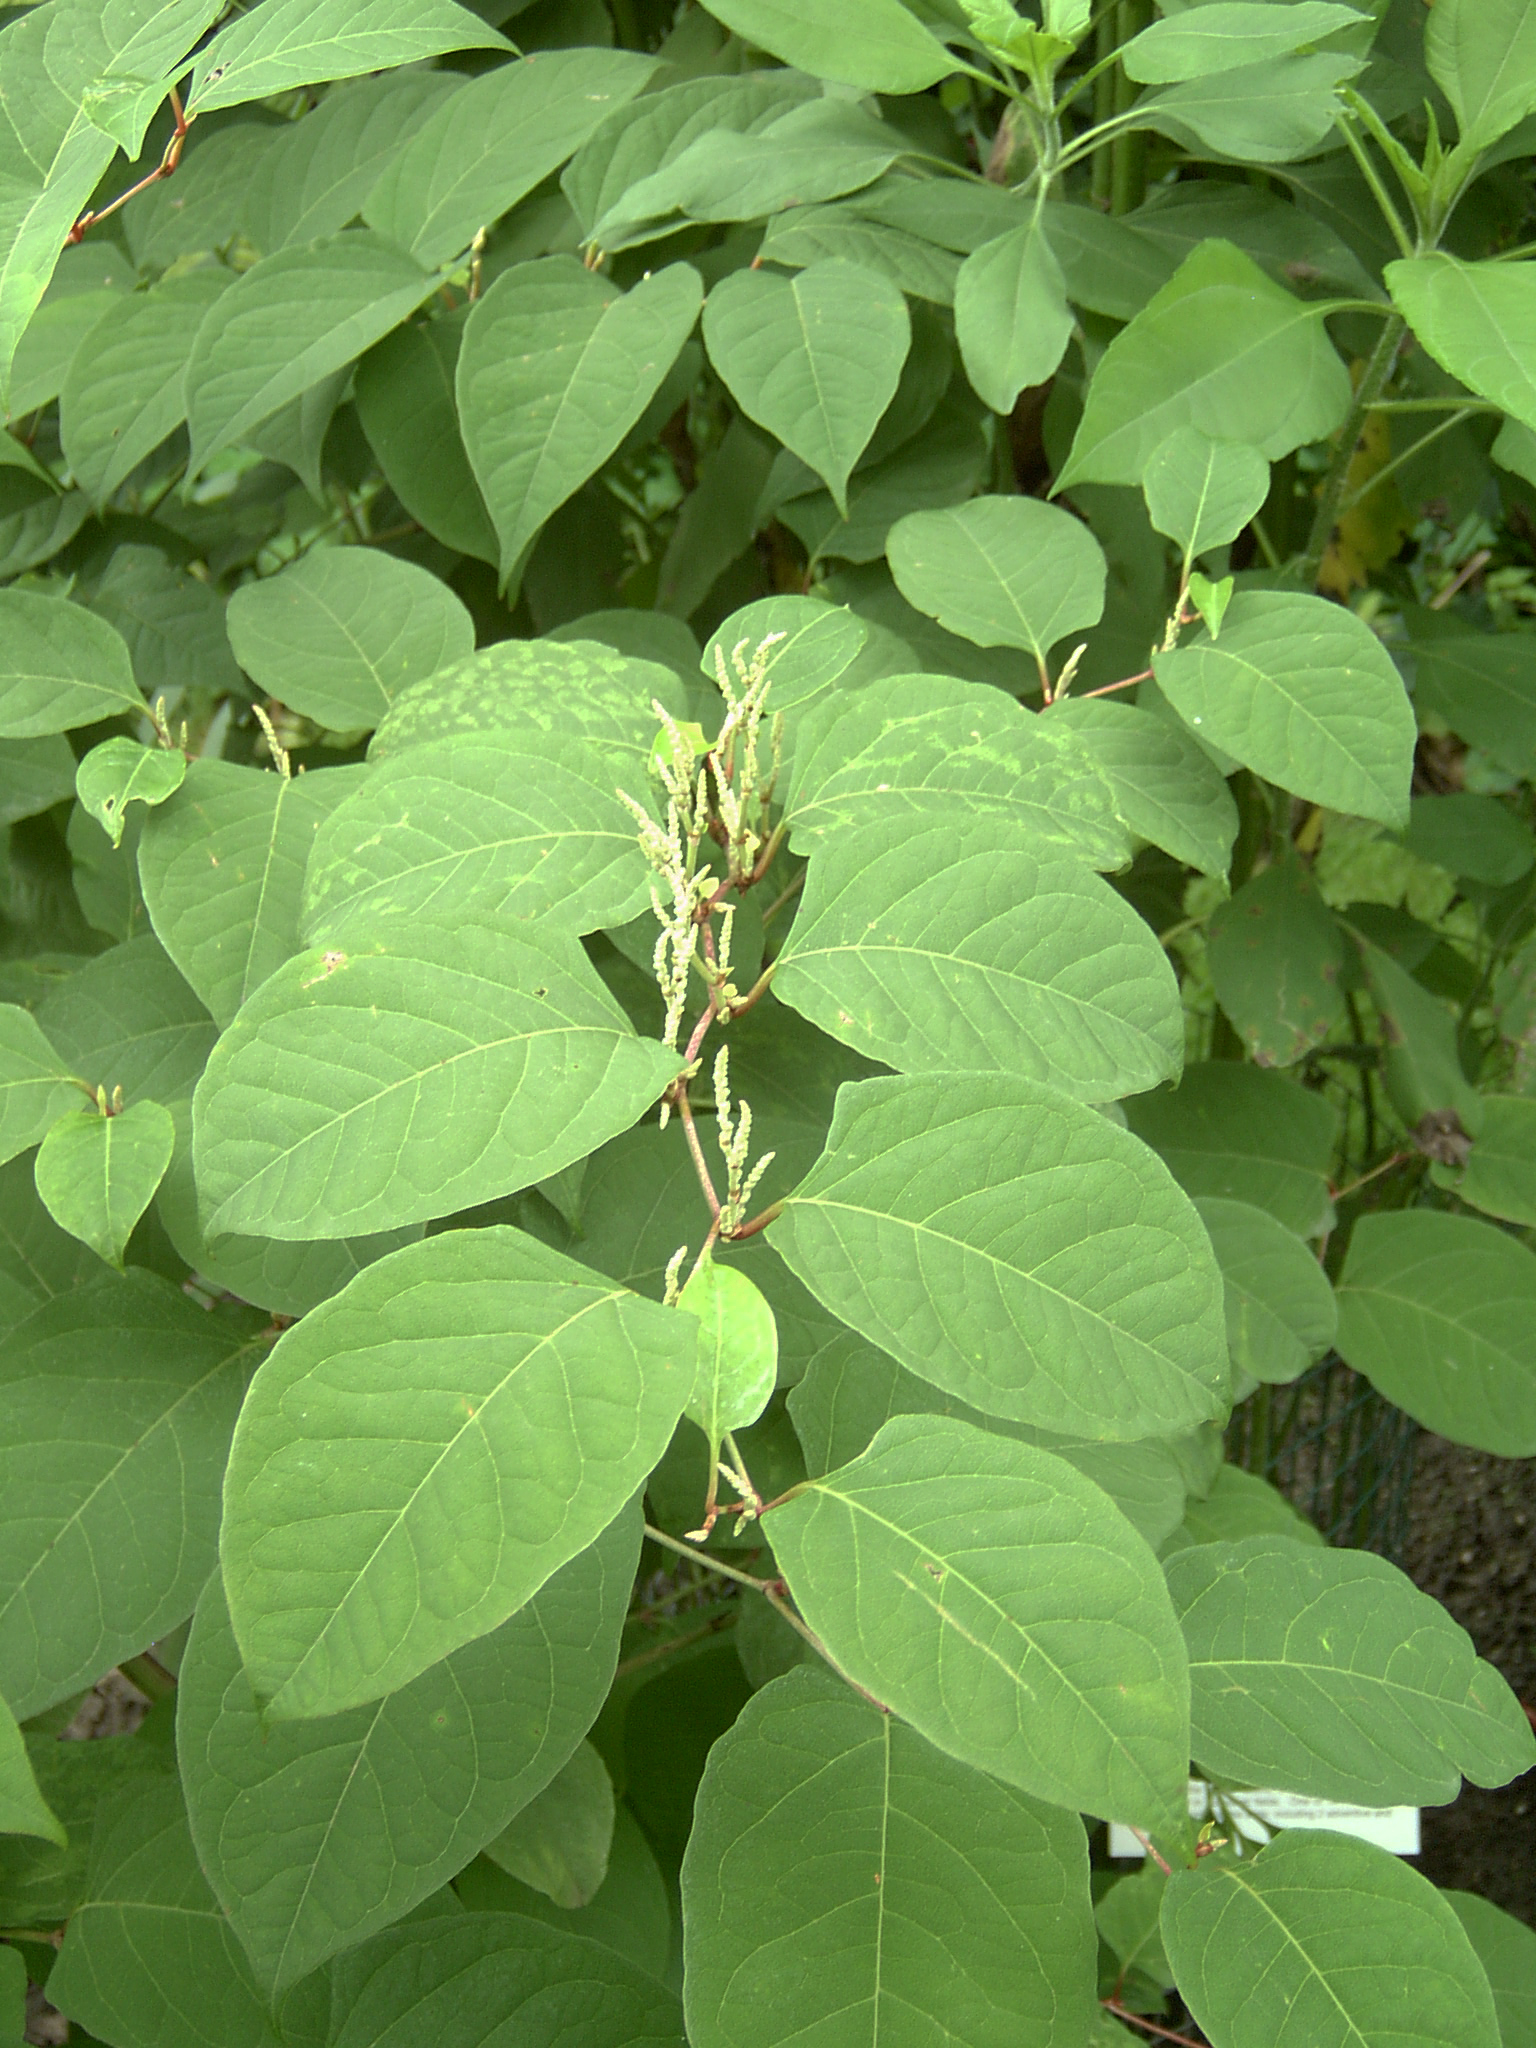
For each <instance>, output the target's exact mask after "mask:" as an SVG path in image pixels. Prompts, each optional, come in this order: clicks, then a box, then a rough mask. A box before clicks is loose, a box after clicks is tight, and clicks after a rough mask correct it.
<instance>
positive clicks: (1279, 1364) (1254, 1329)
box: [1195, 1195, 1339, 1382]
mask: <svg viewBox="0 0 1536 2048" xmlns="http://www.w3.org/2000/svg"><path fill="white" fill-rule="evenodd" d="M1195 1207H1196V1208H1197V1209H1198V1210H1199V1212H1200V1221H1201V1222H1202V1223H1203V1224H1204V1225H1205V1227H1206V1230H1207V1232H1208V1233H1209V1236H1210V1240H1211V1249H1212V1251H1214V1252H1215V1254H1216V1263H1217V1265H1218V1266H1220V1268H1221V1277H1222V1282H1223V1285H1224V1287H1225V1290H1226V1304H1227V1349H1228V1350H1229V1351H1230V1352H1231V1354H1232V1363H1233V1364H1234V1365H1235V1366H1236V1367H1237V1368H1238V1370H1239V1371H1240V1372H1246V1373H1250V1374H1251V1375H1252V1376H1253V1378H1254V1379H1256V1380H1269V1381H1274V1382H1283V1381H1287V1380H1294V1379H1296V1378H1297V1377H1298V1376H1299V1375H1300V1374H1302V1373H1304V1372H1305V1371H1306V1369H1307V1367H1308V1366H1309V1365H1311V1364H1312V1363H1313V1361H1314V1360H1315V1359H1318V1358H1321V1357H1322V1355H1323V1353H1324V1352H1325V1351H1326V1350H1327V1349H1328V1347H1329V1345H1330V1344H1331V1343H1332V1342H1333V1340H1334V1336H1335V1334H1336V1333H1337V1330H1338V1322H1339V1315H1338V1308H1337V1306H1336V1304H1335V1302H1334V1299H1333V1289H1332V1287H1330V1286H1329V1284H1328V1276H1327V1275H1326V1274H1325V1273H1324V1271H1323V1269H1322V1267H1321V1266H1320V1265H1319V1264H1318V1262H1317V1260H1316V1259H1315V1258H1314V1257H1313V1256H1312V1254H1311V1252H1310V1251H1308V1249H1307V1247H1306V1246H1305V1245H1304V1244H1303V1243H1302V1241H1301V1239H1300V1238H1299V1237H1296V1236H1295V1235H1294V1234H1293V1233H1292V1232H1291V1231H1289V1230H1287V1229H1286V1228H1285V1227H1284V1225H1283V1224H1280V1223H1277V1222H1276V1221H1275V1219H1274V1217H1273V1216H1271V1215H1269V1214H1268V1212H1267V1211H1266V1210H1263V1209H1256V1208H1255V1207H1254V1206H1253V1204H1252V1203H1251V1202H1231V1201H1225V1200H1223V1199H1222V1197H1221V1196H1219V1195H1206V1196H1204V1197H1203V1198H1202V1199H1201V1200H1199V1201H1197V1202H1196V1203H1195Z"/></svg>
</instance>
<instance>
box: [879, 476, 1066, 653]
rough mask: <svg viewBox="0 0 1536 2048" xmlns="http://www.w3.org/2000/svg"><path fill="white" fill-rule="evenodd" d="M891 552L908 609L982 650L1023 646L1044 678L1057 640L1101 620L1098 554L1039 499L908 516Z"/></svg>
mask: <svg viewBox="0 0 1536 2048" xmlns="http://www.w3.org/2000/svg"><path fill="white" fill-rule="evenodd" d="M888 552H889V554H890V559H891V574H892V575H893V576H894V577H895V579H896V587H897V589H898V590H900V592H901V594H902V596H903V597H904V598H905V599H906V600H907V602H908V603H909V604H911V605H915V606H916V608H917V609H918V610H919V611H920V612H927V613H928V615H929V617H930V618H935V619H937V620H938V622H939V624H940V625H941V626H943V627H944V628H945V629H946V631H948V632H951V633H958V634H960V636H961V637H962V638H963V639H966V640H974V641H975V642H976V644H977V646H978V647H1021V648H1027V649H1028V650H1029V652H1030V653H1032V654H1033V655H1034V657H1035V660H1036V662H1037V663H1038V664H1039V665H1040V667H1041V668H1042V670H1043V669H1044V665H1045V657H1046V654H1047V652H1048V651H1049V650H1050V648H1052V647H1054V646H1055V644H1056V642H1057V641H1058V640H1061V639H1063V638H1064V637H1065V636H1066V635H1067V634H1069V633H1077V632H1081V631H1082V629H1083V628H1084V627H1085V626H1096V625H1097V624H1098V622H1099V619H1100V618H1101V616H1102V615H1103V611H1104V574H1105V565H1104V554H1103V550H1102V549H1101V548H1100V546H1099V544H1098V542H1097V541H1096V540H1095V539H1094V537H1093V535H1092V534H1091V533H1090V532H1089V531H1088V529H1087V527H1086V526H1084V524H1083V523H1082V521H1081V520H1080V519H1074V518H1073V517H1072V515H1071V513H1069V512H1063V511H1062V510H1061V509H1060V507H1059V506H1056V505H1043V504H1041V502H1040V501H1039V499H1038V498H977V499H974V500H973V501H972V502H971V503H970V504H969V505H961V506H957V507H956V508H955V510H953V511H950V512H914V513H913V514H912V515H911V516H910V518H907V519H903V520H902V521H901V522H900V524H899V525H897V526H896V527H895V528H893V530H892V532H891V538H890V546H889V550H888Z"/></svg>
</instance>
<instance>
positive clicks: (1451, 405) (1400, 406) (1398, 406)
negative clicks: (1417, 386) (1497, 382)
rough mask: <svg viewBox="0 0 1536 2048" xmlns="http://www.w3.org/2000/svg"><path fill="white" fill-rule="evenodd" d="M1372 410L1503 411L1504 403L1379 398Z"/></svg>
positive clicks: (1468, 400) (1461, 398) (1455, 399)
mask: <svg viewBox="0 0 1536 2048" xmlns="http://www.w3.org/2000/svg"><path fill="white" fill-rule="evenodd" d="M1368 410H1369V411H1371V412H1453V411H1454V412H1464V413H1474V412H1496V413H1501V414H1502V412H1503V410H1504V408H1503V406H1502V405H1495V404H1494V403H1493V401H1492V400H1491V399H1487V398H1467V397H1464V396H1463V397H1453V396H1451V395H1449V394H1447V396H1445V397H1444V398H1378V399H1377V401H1376V403H1375V404H1374V405H1373V406H1371V407H1369V408H1368Z"/></svg>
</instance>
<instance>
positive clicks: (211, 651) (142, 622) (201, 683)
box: [91, 542, 241, 822]
mask: <svg viewBox="0 0 1536 2048" xmlns="http://www.w3.org/2000/svg"><path fill="white" fill-rule="evenodd" d="M91 610H92V611H93V612H95V613H96V615H97V617H98V618H103V619H105V620H106V621H107V623H108V624H109V625H112V626H115V627H116V628H117V630H118V632H119V633H121V634H122V636H123V639H124V641H125V642H126V643H127V647H128V653H129V656H130V658H131V660H132V662H133V672H134V675H135V676H136V678H137V679H138V684H139V688H140V689H141V690H142V691H143V692H144V695H145V697H146V698H147V699H148V700H149V702H150V703H151V704H153V703H155V702H156V701H157V700H158V699H159V698H161V697H164V698H165V699H166V700H167V701H168V702H169V703H172V704H175V703H178V702H185V701H186V698H187V695H188V693H189V692H190V693H192V699H193V702H196V701H197V696H198V693H199V692H202V693H204V701H208V702H212V701H214V700H215V699H217V698H219V697H224V696H233V695H237V694H239V693H240V691H241V683H240V671H239V669H238V668H237V667H236V666H235V657H234V656H233V655H232V654H231V653H230V651H229V639H228V635H227V634H226V633H225V630H224V599H223V596H222V595H221V593H220V592H219V591H218V590H216V589H213V588H211V587H210V585H209V584H208V583H204V582H201V581H200V580H199V579H198V578H197V577H196V576H194V575H192V574H191V573H190V572H189V571H187V570H185V569H180V568H175V567H173V566H172V565H171V563H170V562H169V561H168V560H167V558H166V557H165V556H164V555H163V554H162V553H161V552H160V550H159V548H157V547H148V546H140V545H137V544H135V543H133V542H123V543H119V544H118V546H116V547H115V548H114V549H113V550H112V559H111V561H110V562H109V563H108V565H107V571H106V574H105V575H104V576H103V577H102V578H101V580H100V581H99V582H98V583H97V585H96V588H95V591H94V592H93V594H92V597H91ZM141 822H142V821H141Z"/></svg>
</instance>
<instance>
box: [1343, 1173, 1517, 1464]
mask: <svg viewBox="0 0 1536 2048" xmlns="http://www.w3.org/2000/svg"><path fill="white" fill-rule="evenodd" d="M1338 1297H1339V1350H1340V1351H1341V1352H1342V1353H1343V1355H1344V1357H1345V1359H1346V1360H1347V1361H1348V1363H1349V1364H1350V1365H1352V1366H1353V1367H1354V1369H1355V1371H1356V1372H1362V1373H1364V1374H1365V1376H1366V1378H1367V1379H1368V1380H1369V1381H1370V1382H1371V1384H1372V1386H1374V1387H1375V1388H1376V1389H1377V1391H1378V1392H1379V1393H1382V1394H1384V1395H1385V1396H1386V1398H1387V1399H1388V1400H1389V1401H1392V1402H1395V1403H1396V1405H1397V1406H1398V1407H1399V1408H1406V1409H1407V1411H1408V1413H1409V1414H1410V1415H1411V1416H1412V1417H1413V1418H1414V1420H1415V1421H1416V1422H1421V1423H1423V1425H1424V1427H1425V1428H1426V1429H1434V1430H1438V1431H1439V1433H1440V1434H1441V1435H1442V1436H1448V1437H1450V1438H1451V1440H1452V1442H1453V1443H1461V1444H1471V1445H1472V1446H1473V1447H1474V1448H1475V1449H1477V1450H1483V1451H1492V1452H1493V1454H1494V1456H1495V1457H1499V1458H1529V1457H1531V1456H1533V1455H1536V1253H1532V1252H1530V1251H1527V1249H1526V1248H1525V1246H1524V1245H1523V1244H1521V1243H1520V1242H1519V1240H1518V1239H1516V1238H1514V1237H1512V1236H1510V1234H1509V1233H1508V1232H1507V1231H1503V1230H1499V1229H1496V1228H1495V1227H1494V1225H1493V1224H1491V1223H1479V1222H1477V1221H1476V1220H1475V1219H1474V1218H1473V1217H1470V1216H1448V1215H1445V1214H1443V1213H1439V1212H1436V1211H1433V1210H1429V1209H1415V1210H1412V1211H1408V1212H1401V1213H1397V1214H1392V1215H1384V1216H1369V1215H1368V1216H1362V1217H1361V1218H1360V1220H1359V1222H1358V1223H1357V1224H1356V1225H1355V1228H1354V1232H1353V1234H1352V1236H1351V1238H1350V1242H1349V1257H1348V1258H1347V1259H1346V1260H1345V1262H1344V1271H1343V1274H1342V1276H1341V1277H1340V1280H1339V1286H1338Z"/></svg>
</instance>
